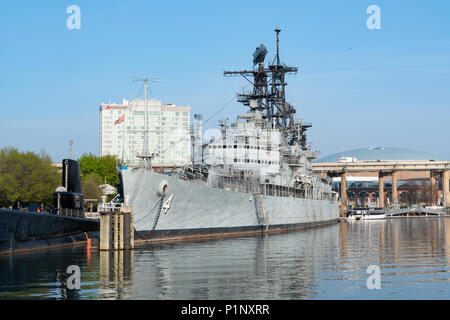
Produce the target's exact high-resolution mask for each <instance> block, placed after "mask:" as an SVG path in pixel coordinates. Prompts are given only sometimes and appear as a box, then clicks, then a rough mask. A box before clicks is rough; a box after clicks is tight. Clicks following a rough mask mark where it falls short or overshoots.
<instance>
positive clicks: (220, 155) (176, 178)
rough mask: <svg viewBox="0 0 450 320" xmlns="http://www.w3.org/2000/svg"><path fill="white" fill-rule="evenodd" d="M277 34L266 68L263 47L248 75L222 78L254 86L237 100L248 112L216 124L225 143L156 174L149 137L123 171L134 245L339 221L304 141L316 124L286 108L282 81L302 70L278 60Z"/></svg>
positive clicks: (218, 141)
mask: <svg viewBox="0 0 450 320" xmlns="http://www.w3.org/2000/svg"><path fill="white" fill-rule="evenodd" d="M275 32H276V50H277V51H276V56H275V58H274V60H273V62H272V63H268V66H267V67H266V66H265V65H264V60H265V57H266V55H267V52H268V51H267V49H266V47H265V46H264V45H262V44H261V45H260V46H259V47H257V48H256V51H255V52H254V53H253V68H252V69H251V70H244V71H225V72H224V76H242V77H244V78H245V79H246V80H248V81H249V82H250V83H251V84H252V87H253V88H252V90H251V91H248V92H243V93H240V94H238V95H237V98H238V101H239V102H241V103H243V104H244V106H246V107H248V110H247V112H246V113H243V114H239V115H238V116H237V119H236V121H235V122H234V123H231V124H230V125H228V123H227V121H226V120H224V121H219V124H220V128H221V130H220V132H221V136H219V137H217V138H212V139H211V140H210V141H209V142H208V143H200V146H198V145H199V144H198V143H197V147H195V146H194V154H195V153H196V152H197V153H198V151H199V148H201V150H200V152H201V154H202V157H201V161H192V163H190V164H188V165H185V166H184V167H183V168H182V170H180V171H178V172H174V173H170V174H168V173H161V172H154V171H153V170H152V167H151V159H152V158H154V157H155V156H158V155H157V154H155V153H149V151H148V146H147V144H148V137H147V135H148V133H147V132H145V133H144V150H143V152H142V154H141V155H140V157H141V159H142V163H141V165H140V166H137V167H120V168H118V175H119V180H120V182H119V195H118V197H117V198H116V200H114V201H115V202H122V203H123V205H127V206H132V207H133V213H134V225H135V230H136V233H135V235H136V239H142V240H144V239H145V240H149V241H152V240H157V241H164V240H171V239H187V238H199V237H212V236H232V235H244V234H257V233H264V232H280V231H285V230H295V229H303V228H308V227H314V226H319V225H327V224H332V223H335V222H337V221H338V218H339V206H338V199H337V194H336V193H335V192H333V191H332V188H331V184H330V181H329V180H326V179H323V178H321V177H319V176H317V175H315V174H313V171H312V165H311V161H312V160H313V159H315V158H317V155H318V152H313V151H312V150H311V145H310V144H309V143H308V142H307V138H306V130H307V129H308V128H309V127H311V124H310V123H304V122H303V121H302V119H299V118H297V119H294V114H295V112H296V110H295V108H294V106H292V105H291V104H289V103H288V102H287V101H286V97H285V90H286V85H287V83H286V82H285V77H286V75H287V74H295V73H296V72H297V70H298V68H296V67H289V66H287V65H285V64H284V63H282V62H281V61H280V56H279V33H280V30H279V29H278V28H277V29H275ZM146 90H147V82H146ZM146 101H147V95H146ZM196 120H198V115H196ZM191 134H192V135H193V136H194V135H195V130H193V133H191ZM193 136H192V137H191V139H193V140H195V139H197V140H198V137H193ZM200 141H202V140H201V139H200ZM196 162H197V163H196Z"/></svg>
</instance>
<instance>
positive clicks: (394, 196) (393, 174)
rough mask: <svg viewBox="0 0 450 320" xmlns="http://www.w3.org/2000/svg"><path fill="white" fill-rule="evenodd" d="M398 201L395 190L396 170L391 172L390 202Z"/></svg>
mask: <svg viewBox="0 0 450 320" xmlns="http://www.w3.org/2000/svg"><path fill="white" fill-rule="evenodd" d="M396 203H399V201H398V192H397V171H393V172H392V204H396Z"/></svg>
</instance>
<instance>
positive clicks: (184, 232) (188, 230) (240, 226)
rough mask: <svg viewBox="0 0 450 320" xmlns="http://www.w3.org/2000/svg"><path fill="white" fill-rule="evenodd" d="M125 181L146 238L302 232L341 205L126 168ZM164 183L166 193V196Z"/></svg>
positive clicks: (333, 215)
mask: <svg viewBox="0 0 450 320" xmlns="http://www.w3.org/2000/svg"><path fill="white" fill-rule="evenodd" d="M122 179H123V192H124V196H125V198H128V202H129V205H131V206H133V213H134V225H135V229H136V231H137V232H138V238H139V234H140V235H141V239H143V238H148V239H150V238H152V239H155V238H156V239H164V238H173V237H189V236H203V235H226V234H232V233H242V232H251V233H256V232H264V231H276V230H281V229H298V228H306V227H312V226H318V225H324V224H330V223H334V222H337V221H338V218H339V205H338V202H337V201H330V200H313V199H301V198H292V197H274V196H264V195H253V194H251V193H244V192H235V191H228V190H224V189H219V188H213V187H210V186H208V185H206V184H204V183H202V182H191V181H185V180H181V179H179V178H177V177H176V176H168V175H164V174H161V173H157V172H152V171H151V170H145V169H142V168H139V169H132V168H128V169H123V170H122ZM164 185H167V193H166V195H165V196H164V197H162V196H161V191H162V187H163V186H164ZM172 196H173V197H172ZM170 198H171V201H170V203H168V205H166V206H164V204H166V202H168V200H169V199H170ZM167 207H168V208H167ZM166 210H167V211H166ZM158 213H159V219H156V217H157V216H158ZM156 220H157V224H156V227H155V229H154V231H153V232H151V230H152V229H153V227H154V225H155V221H156Z"/></svg>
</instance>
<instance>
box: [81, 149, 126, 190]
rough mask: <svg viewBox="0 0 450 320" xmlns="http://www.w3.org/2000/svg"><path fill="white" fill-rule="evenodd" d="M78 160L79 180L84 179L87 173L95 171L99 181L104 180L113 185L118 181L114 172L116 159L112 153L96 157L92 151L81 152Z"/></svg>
mask: <svg viewBox="0 0 450 320" xmlns="http://www.w3.org/2000/svg"><path fill="white" fill-rule="evenodd" d="M78 161H79V162H80V171H81V180H82V181H84V180H85V179H86V178H87V177H88V176H89V175H91V174H93V173H95V174H97V175H98V176H99V177H100V179H101V183H104V182H105V178H106V183H107V184H109V185H112V186H114V185H115V184H117V182H119V177H118V176H117V172H116V165H117V159H116V158H115V157H114V156H112V155H107V156H102V157H97V156H95V155H93V154H92V153H85V154H83V155H82V156H81V157H80V158H79V159H78Z"/></svg>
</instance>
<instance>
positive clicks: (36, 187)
mask: <svg viewBox="0 0 450 320" xmlns="http://www.w3.org/2000/svg"><path fill="white" fill-rule="evenodd" d="M77 161H78V162H80V172H81V181H82V191H83V195H84V198H85V199H97V200H98V201H101V195H102V192H101V190H100V188H99V185H101V184H104V183H107V184H109V185H112V186H115V184H116V183H117V182H118V177H117V173H116V164H117V159H116V158H115V157H114V156H110V155H109V156H103V157H98V156H95V155H93V154H92V153H85V154H83V155H82V156H81V157H80V158H79V159H78V160H77ZM61 180H62V173H61V172H58V169H57V168H56V167H55V166H54V165H53V163H52V160H51V158H50V156H49V155H48V154H47V153H46V152H45V151H44V150H41V151H40V152H39V153H35V152H31V151H19V150H18V149H17V148H14V147H4V148H2V149H0V207H4V208H10V209H18V210H23V209H26V210H30V209H31V211H37V210H39V211H43V210H45V208H49V207H50V206H51V205H52V199H53V193H54V191H55V189H56V188H57V187H58V186H60V185H61V182H62V181H61ZM111 196H113V195H110V196H109V197H108V198H111ZM38 208H39V209H38Z"/></svg>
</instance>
